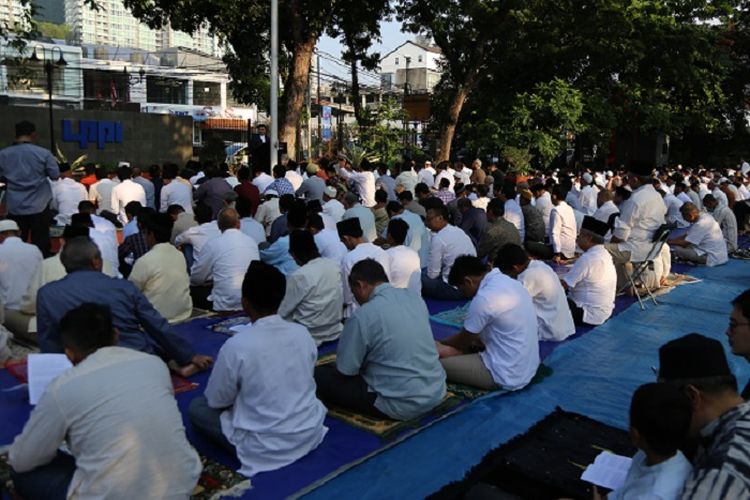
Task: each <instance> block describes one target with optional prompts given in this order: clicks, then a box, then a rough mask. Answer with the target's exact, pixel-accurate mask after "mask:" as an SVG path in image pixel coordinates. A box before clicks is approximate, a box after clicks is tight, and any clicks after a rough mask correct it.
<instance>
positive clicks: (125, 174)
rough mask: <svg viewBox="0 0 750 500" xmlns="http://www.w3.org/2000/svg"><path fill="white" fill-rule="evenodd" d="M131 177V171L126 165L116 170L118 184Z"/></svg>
mask: <svg viewBox="0 0 750 500" xmlns="http://www.w3.org/2000/svg"><path fill="white" fill-rule="evenodd" d="M132 175H133V171H132V170H131V169H130V167H129V166H127V165H121V166H120V167H118V168H117V178H118V179H120V182H122V181H125V180H128V179H130V177H131V176H132Z"/></svg>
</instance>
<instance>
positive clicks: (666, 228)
mask: <svg viewBox="0 0 750 500" xmlns="http://www.w3.org/2000/svg"><path fill="white" fill-rule="evenodd" d="M671 229H672V227H671V226H670V225H669V224H663V225H661V226H659V229H657V230H656V232H655V233H654V237H653V242H654V244H653V245H652V246H651V250H649V252H648V254H647V255H646V258H645V259H644V260H643V261H641V262H634V263H633V266H634V267H633V271H632V272H631V273H629V274H628V281H629V283H628V284H626V285H625V286H624V287H622V288H621V289H620V290H619V292H620V293H622V292H623V291H625V290H626V289H627V288H628V287H629V286H630V287H632V289H633V293H635V296H636V298H637V299H638V304H640V306H641V310H645V309H646V307H645V306H644V305H643V298H642V295H641V291H640V290H639V288H638V286H636V282H638V280H640V279H641V276H643V273H644V272H646V270H647V269H649V268H650V267H653V264H654V260H656V258H657V257H658V256H659V254H660V253H661V249H662V247H663V246H664V244H665V243H666V242H667V239H669V233H670V231H671ZM641 285H643V288H645V289H646V293H647V294H648V296H649V297H651V300H653V301H654V304H656V305H659V303H658V302H657V301H656V297H654V294H653V293H652V292H651V288H650V287H649V286H648V284H647V283H646V282H644V281H641Z"/></svg>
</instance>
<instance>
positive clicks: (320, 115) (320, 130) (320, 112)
mask: <svg viewBox="0 0 750 500" xmlns="http://www.w3.org/2000/svg"><path fill="white" fill-rule="evenodd" d="M315 61H316V63H317V66H318V69H317V71H318V90H317V93H318V139H320V140H321V141H320V143H321V144H322V138H323V135H322V134H323V125H322V121H321V120H322V119H323V104H321V102H320V55H319V54H318V53H317V51H316V52H315Z"/></svg>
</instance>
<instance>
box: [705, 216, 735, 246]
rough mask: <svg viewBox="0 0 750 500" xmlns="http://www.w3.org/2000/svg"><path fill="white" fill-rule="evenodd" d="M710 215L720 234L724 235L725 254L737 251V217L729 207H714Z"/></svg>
mask: <svg viewBox="0 0 750 500" xmlns="http://www.w3.org/2000/svg"><path fill="white" fill-rule="evenodd" d="M711 215H712V216H713V218H714V219H716V222H718V223H719V227H720V228H721V232H722V233H723V234H724V241H726V243H727V252H729V253H732V252H735V251H736V250H737V217H735V215H734V212H732V209H730V208H729V207H716V210H714V211H713V212H711Z"/></svg>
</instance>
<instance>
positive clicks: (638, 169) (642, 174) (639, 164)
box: [628, 161, 654, 190]
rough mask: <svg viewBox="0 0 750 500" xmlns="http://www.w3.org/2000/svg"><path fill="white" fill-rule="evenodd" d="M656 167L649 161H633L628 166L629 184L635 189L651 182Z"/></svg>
mask: <svg viewBox="0 0 750 500" xmlns="http://www.w3.org/2000/svg"><path fill="white" fill-rule="evenodd" d="M653 171H654V167H653V165H652V164H651V163H649V162H643V161H633V162H631V164H630V166H629V167H628V184H629V185H630V188H631V189H633V190H635V189H638V188H639V187H641V186H645V185H646V184H649V183H650V182H651V174H652V173H653Z"/></svg>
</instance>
